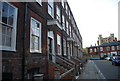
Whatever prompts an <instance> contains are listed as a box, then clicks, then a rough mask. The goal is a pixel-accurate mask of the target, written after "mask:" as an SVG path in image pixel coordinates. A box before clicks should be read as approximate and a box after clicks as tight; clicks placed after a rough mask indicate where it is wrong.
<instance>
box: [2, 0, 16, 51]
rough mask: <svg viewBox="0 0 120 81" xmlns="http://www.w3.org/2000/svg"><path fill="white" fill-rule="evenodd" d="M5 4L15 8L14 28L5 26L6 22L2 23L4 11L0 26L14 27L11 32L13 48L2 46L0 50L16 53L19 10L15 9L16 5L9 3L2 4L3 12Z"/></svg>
mask: <svg viewBox="0 0 120 81" xmlns="http://www.w3.org/2000/svg"><path fill="white" fill-rule="evenodd" d="M3 3H6V4H8V5H9V6H11V7H12V8H14V17H13V26H10V25H8V24H5V23H4V22H2V11H1V21H0V24H1V25H6V26H8V27H12V30H11V32H12V33H11V46H10V47H9V46H3V45H1V46H0V50H6V51H16V33H17V19H18V18H17V15H18V8H17V7H15V6H14V5H12V4H10V3H8V2H2V3H1V4H2V5H1V10H2V8H3Z"/></svg>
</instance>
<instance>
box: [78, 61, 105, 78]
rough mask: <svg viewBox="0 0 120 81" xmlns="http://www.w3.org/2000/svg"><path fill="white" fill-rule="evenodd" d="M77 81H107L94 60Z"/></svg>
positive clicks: (86, 66)
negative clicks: (81, 80)
mask: <svg viewBox="0 0 120 81" xmlns="http://www.w3.org/2000/svg"><path fill="white" fill-rule="evenodd" d="M77 79H105V77H104V76H103V74H102V73H101V71H100V70H99V69H98V67H97V66H96V64H95V63H94V62H93V61H92V60H88V62H87V63H86V64H85V66H84V69H83V71H82V73H81V74H80V75H79V77H78V78H77Z"/></svg>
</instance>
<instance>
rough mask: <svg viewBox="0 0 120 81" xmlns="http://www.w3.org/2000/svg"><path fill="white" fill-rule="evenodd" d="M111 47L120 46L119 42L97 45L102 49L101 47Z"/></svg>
mask: <svg viewBox="0 0 120 81" xmlns="http://www.w3.org/2000/svg"><path fill="white" fill-rule="evenodd" d="M113 45H120V42H116V41H115V42H110V43H103V44H101V45H99V46H98V47H102V46H113Z"/></svg>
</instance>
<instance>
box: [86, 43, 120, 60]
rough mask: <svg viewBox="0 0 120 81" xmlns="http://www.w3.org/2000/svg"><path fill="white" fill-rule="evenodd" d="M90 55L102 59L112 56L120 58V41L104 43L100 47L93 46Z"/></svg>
mask: <svg viewBox="0 0 120 81" xmlns="http://www.w3.org/2000/svg"><path fill="white" fill-rule="evenodd" d="M88 53H89V54H90V55H91V56H98V57H100V58H101V59H104V58H105V57H110V56H120V41H113V42H110V43H102V44H101V45H98V46H91V47H89V48H88Z"/></svg>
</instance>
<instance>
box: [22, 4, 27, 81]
mask: <svg viewBox="0 0 120 81" xmlns="http://www.w3.org/2000/svg"><path fill="white" fill-rule="evenodd" d="M23 4H24V27H23V53H22V81H25V48H26V21H27V2H24V3H23Z"/></svg>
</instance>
